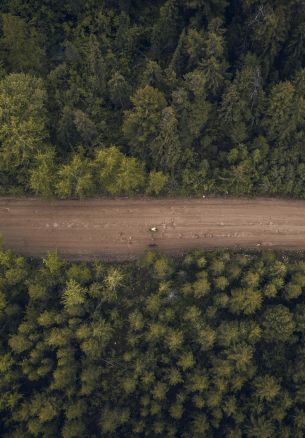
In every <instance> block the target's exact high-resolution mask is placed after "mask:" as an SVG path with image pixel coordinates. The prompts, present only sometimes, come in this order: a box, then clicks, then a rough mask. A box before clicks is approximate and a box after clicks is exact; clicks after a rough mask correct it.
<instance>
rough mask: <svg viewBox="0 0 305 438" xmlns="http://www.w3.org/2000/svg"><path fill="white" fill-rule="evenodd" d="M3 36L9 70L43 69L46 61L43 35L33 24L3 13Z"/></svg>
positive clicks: (31, 70)
mask: <svg viewBox="0 0 305 438" xmlns="http://www.w3.org/2000/svg"><path fill="white" fill-rule="evenodd" d="M1 18H2V31H3V37H2V40H1V43H2V45H3V47H4V49H5V53H6V59H7V64H8V66H9V70H10V71H13V72H16V73H17V72H22V73H36V72H37V71H38V72H39V71H41V70H42V68H43V65H44V62H45V53H44V48H43V46H42V44H43V42H44V41H43V40H44V38H43V35H42V34H41V33H40V32H38V31H37V29H35V27H34V26H33V24H31V23H30V22H26V21H25V20H24V19H23V18H21V17H20V16H16V15H11V14H2V17H1Z"/></svg>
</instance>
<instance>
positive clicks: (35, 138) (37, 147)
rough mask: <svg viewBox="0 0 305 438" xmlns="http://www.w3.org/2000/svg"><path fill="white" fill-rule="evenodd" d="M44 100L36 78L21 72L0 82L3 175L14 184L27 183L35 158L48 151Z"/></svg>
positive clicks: (0, 154) (41, 84)
mask: <svg viewBox="0 0 305 438" xmlns="http://www.w3.org/2000/svg"><path fill="white" fill-rule="evenodd" d="M45 98H46V93H45V90H44V87H43V82H42V80H41V79H38V78H36V77H33V76H30V75H27V74H23V73H18V74H10V75H8V76H6V77H5V78H4V79H2V80H1V81H0V124H1V127H0V143H1V145H0V172H1V171H2V172H4V173H5V174H7V175H8V176H9V178H10V179H11V181H12V182H13V183H14V184H18V183H19V184H25V183H26V182H27V171H28V169H29V167H30V165H31V163H32V162H33V158H34V157H35V156H36V155H37V154H38V153H39V152H42V151H43V150H44V149H45V142H46V139H47V132H46V127H45V119H46V117H45V108H44V101H45Z"/></svg>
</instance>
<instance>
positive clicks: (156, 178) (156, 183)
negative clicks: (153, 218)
mask: <svg viewBox="0 0 305 438" xmlns="http://www.w3.org/2000/svg"><path fill="white" fill-rule="evenodd" d="M167 182H168V176H167V175H165V174H164V173H162V172H161V171H155V170H153V171H151V172H150V173H149V175H148V183H147V187H146V193H147V194H148V195H151V194H154V195H159V194H160V193H162V192H163V191H164V190H165V187H166V184H167Z"/></svg>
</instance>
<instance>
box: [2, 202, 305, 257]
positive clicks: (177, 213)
mask: <svg viewBox="0 0 305 438" xmlns="http://www.w3.org/2000/svg"><path fill="white" fill-rule="evenodd" d="M151 227H157V229H158V230H157V231H156V232H151V231H150V228H151ZM0 234H1V235H2V236H3V241H4V248H10V249H12V250H14V251H16V252H17V253H19V254H23V255H28V256H43V255H45V254H46V253H47V251H48V250H57V251H58V253H59V254H61V255H62V256H64V257H66V258H68V259H74V260H90V259H93V258H95V257H100V258H103V259H105V260H118V261H123V260H130V259H133V258H135V257H137V256H139V255H140V254H142V253H143V251H144V250H145V249H149V248H151V249H152V248H154V249H159V250H161V251H162V252H165V253H168V254H181V253H184V252H186V251H188V250H191V249H194V248H200V249H212V248H220V247H222V248H236V249H237V248H256V249H258V248H263V247H265V248H273V249H302V250H304V249H305V202H304V201H292V200H276V199H253V200H252V199H251V200H247V199H228V198H226V199H222V198H214V199H212V198H211V199H208V198H206V199H162V200H159V199H94V200H82V201H56V202H44V201H41V200H38V199H11V198H0Z"/></svg>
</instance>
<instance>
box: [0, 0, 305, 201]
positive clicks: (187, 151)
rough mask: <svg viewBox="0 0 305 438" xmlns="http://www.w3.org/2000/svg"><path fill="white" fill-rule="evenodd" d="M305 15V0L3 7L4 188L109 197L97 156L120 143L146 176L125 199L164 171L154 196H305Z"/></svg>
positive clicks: (0, 174)
mask: <svg viewBox="0 0 305 438" xmlns="http://www.w3.org/2000/svg"><path fill="white" fill-rule="evenodd" d="M38 3H39V5H38ZM304 20H305V4H304V2H303V1H302V0H294V1H289V2H287V1H284V0H264V1H263V2H262V1H261V0H247V1H241V0H234V1H233V0H208V1H203V0H187V1H185V0H183V1H182V0H160V1H158V2H151V1H148V0H144V1H141V2H140V1H128V2H125V1H121V0H103V1H102V2H101V1H98V0H87V1H82V2H81V1H72V0H71V1H65V2H60V1H59V0H56V1H55V2H52V4H50V3H49V2H48V1H47V0H42V1H40V2H37V0H29V1H26V2H25V1H24V0H14V1H8V0H4V1H2V2H1V5H0V60H1V63H0V78H1V82H0V124H1V130H0V189H1V192H2V193H7V192H14V191H15V192H27V191H34V192H36V193H38V194H40V195H42V196H45V195H46V194H47V195H50V194H52V196H61V197H65V196H86V195H89V194H92V193H100V192H103V193H107V192H108V189H107V187H106V186H103V187H102V184H103V183H102V182H101V181H99V180H98V179H96V177H95V176H94V173H95V172H94V171H93V170H92V169H91V164H90V166H89V167H90V169H91V170H90V172H89V173H90V177H87V173H88V170H87V167H88V165H87V163H88V162H90V163H92V162H93V161H95V160H96V157H97V155H99V154H100V151H101V150H103V151H107V149H108V148H109V147H110V148H111V147H112V146H111V145H116V146H117V147H118V150H119V152H121V153H122V154H124V155H125V156H126V157H128V158H124V157H122V160H123V161H124V162H125V163H128V165H127V164H126V166H127V167H128V168H129V167H131V168H132V167H134V166H136V168H137V169H136V171H135V174H136V175H137V174H138V168H139V166H142V167H143V171H144V174H143V175H144V176H143V177H141V178H142V179H143V178H144V179H146V183H145V184H144V183H143V182H140V180H139V181H138V182H137V183H136V184H135V183H132V184H131V186H130V187H129V185H128V183H127V184H125V183H122V184H121V186H120V187H121V188H120V187H116V189H115V193H120V192H122V193H126V192H129V193H133V191H134V190H136V189H139V190H141V191H145V190H146V189H147V186H149V184H150V183H149V182H147V180H148V176H147V175H148V174H149V173H150V172H162V174H163V175H164V176H163V177H162V174H161V173H158V178H155V179H156V180H157V181H156V182H155V184H156V188H155V186H154V184H152V185H150V188H149V189H148V191H151V192H152V193H154V192H155V193H157V192H158V191H160V189H159V188H158V184H159V186H161V187H162V189H163V190H165V191H167V192H169V193H177V192H178V193H182V194H191V193H199V192H200V193H201V192H202V190H204V191H205V192H210V193H226V192H229V193H232V194H243V193H247V194H250V193H264V194H289V195H295V196H300V197H304V196H305V190H304V180H305V160H304V153H303V152H304V146H303V145H304V126H305V104H304V102H305V87H304V83H305V77H304V76H305V70H304V65H305V64H304V55H305V45H304V41H303V33H304ZM109 154H111V152H109ZM104 155H105V156H107V154H106V152H105V153H104ZM104 155H103V154H102V156H104ZM129 158H132V159H133V160H130V159H129ZM105 160H106V161H107V159H106V158H105ZM135 160H139V162H136V161H135ZM99 161H100V160H99ZM78 163H82V165H80V164H78ZM136 163H137V164H136ZM139 163H140V164H139ZM74 167H77V168H79V167H81V170H78V171H77V172H76V173H75V174H76V175H78V174H79V173H80V174H81V175H86V177H84V178H83V181H82V182H81V183H80V185H81V186H82V187H81V188H79V187H77V183H74V184H72V186H73V187H72V186H71V187H70V188H68V187H67V183H66V182H65V181H63V182H62V181H61V179H62V177H61V175H62V173H64V174H68V173H69V172H70V173H73V170H71V169H73V168H74ZM93 167H96V166H95V165H93ZM42 173H43V174H44V176H43V179H44V181H46V182H48V185H49V186H50V189H49V190H47V191H48V193H46V190H45V188H44V187H43V184H42V185H41V184H40V183H39V182H37V180H40V178H41V174H42ZM54 174H55V175H56V178H55V179H56V181H55V182H54V181H53V177H54ZM32 175H34V176H32ZM76 178H78V177H76ZM112 178H113V181H112V182H111V184H112V185H116V181H115V180H116V179H117V178H120V177H117V175H116V173H114V176H113V177H112ZM141 178H140V179H141ZM63 179H64V180H65V177H63ZM72 179H73V177H72ZM80 179H82V177H80ZM92 179H93V180H94V183H92ZM135 179H136V180H137V178H136V177H135ZM160 180H161V182H160ZM33 181H34V183H33ZM162 181H164V182H162ZM63 186H64V188H63ZM122 188H123V189H122ZM152 188H153V189H152ZM110 193H111V191H110Z"/></svg>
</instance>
